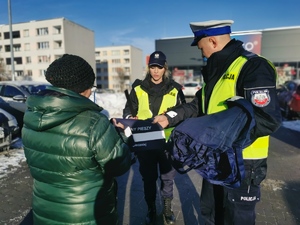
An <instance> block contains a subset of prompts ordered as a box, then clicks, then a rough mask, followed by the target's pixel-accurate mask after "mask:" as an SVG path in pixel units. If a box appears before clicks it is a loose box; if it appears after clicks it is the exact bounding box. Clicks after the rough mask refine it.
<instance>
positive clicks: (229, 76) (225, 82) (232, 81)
mask: <svg viewBox="0 0 300 225" xmlns="http://www.w3.org/2000/svg"><path fill="white" fill-rule="evenodd" d="M246 61H247V59H246V58H245V57H238V58H237V59H236V60H234V61H233V63H231V65H230V66H229V67H228V69H227V70H226V71H225V73H224V74H223V75H222V77H221V78H220V79H219V80H218V82H217V83H216V85H215V87H214V89H213V91H212V94H211V97H210V100H209V104H208V109H207V113H208V114H212V113H215V112H221V111H223V110H225V109H227V105H226V104H225V101H226V100H227V99H229V98H231V97H233V96H236V83H237V80H238V77H239V74H240V71H241V69H242V67H243V65H244V64H245V62H246ZM220 93H221V94H220Z"/></svg>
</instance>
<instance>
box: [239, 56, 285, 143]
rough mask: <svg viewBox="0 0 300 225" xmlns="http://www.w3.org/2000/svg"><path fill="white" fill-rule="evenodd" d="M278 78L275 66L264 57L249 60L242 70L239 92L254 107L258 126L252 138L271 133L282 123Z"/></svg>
mask: <svg viewBox="0 0 300 225" xmlns="http://www.w3.org/2000/svg"><path fill="white" fill-rule="evenodd" d="M276 79H277V75H276V72H275V70H274V68H273V67H272V66H271V65H270V64H269V62H268V61H267V60H266V59H264V58H262V57H254V58H252V59H250V60H248V61H247V62H246V64H245V65H244V67H243V69H242V70H241V73H240V77H239V80H238V84H237V87H238V88H237V89H238V90H237V92H238V95H240V96H243V97H244V98H245V99H247V100H249V101H250V102H251V103H252V105H253V107H254V114H255V122H256V126H255V128H254V129H253V130H252V133H251V136H252V137H251V138H252V139H256V138H258V137H262V136H266V135H269V134H271V133H273V132H274V131H276V130H277V129H278V128H279V127H280V125H281V120H282V118H281V112H280V108H279V104H278V100H277V95H276ZM261 99H263V101H262V100H261Z"/></svg>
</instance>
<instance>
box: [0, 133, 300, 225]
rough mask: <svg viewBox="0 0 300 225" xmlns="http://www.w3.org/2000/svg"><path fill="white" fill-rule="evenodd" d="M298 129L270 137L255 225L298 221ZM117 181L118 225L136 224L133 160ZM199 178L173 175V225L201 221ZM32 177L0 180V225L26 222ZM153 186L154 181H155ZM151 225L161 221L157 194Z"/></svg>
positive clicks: (140, 208) (138, 192)
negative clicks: (131, 164) (155, 211)
mask: <svg viewBox="0 0 300 225" xmlns="http://www.w3.org/2000/svg"><path fill="white" fill-rule="evenodd" d="M299 139H300V133H299V132H296V131H292V130H289V129H287V128H284V127H281V128H280V129H279V130H278V131H277V132H276V133H275V134H273V135H272V136H271V139H270V140H271V141H270V151H269V158H268V174H267V178H266V179H265V180H264V181H263V182H262V184H261V187H262V196H261V201H260V202H259V203H258V204H257V207H256V214H257V220H256V225H300V203H299V200H300V141H299ZM117 180H118V186H119V189H118V190H119V191H118V212H119V218H120V225H140V224H141V225H142V224H144V221H145V215H146V212H147V207H146V203H145V201H144V198H143V195H144V194H143V185H142V184H143V183H142V179H141V176H140V174H139V171H138V162H137V163H135V164H134V165H133V166H132V167H131V169H130V170H129V171H128V172H127V173H126V174H124V175H123V176H121V177H118V178H117ZM201 183H202V179H201V177H200V176H199V175H198V174H197V173H196V172H195V171H190V172H189V173H188V174H185V175H181V174H178V175H177V176H176V178H175V185H174V199H173V211H174V213H175V216H176V218H177V223H176V224H177V225H198V224H199V225H202V224H204V223H203V220H202V218H201V215H200V202H199V194H200V192H201ZM31 185H32V179H31V177H30V174H29V171H28V168H27V166H26V163H23V164H22V167H20V168H19V169H18V170H17V171H16V172H15V173H13V174H10V175H9V176H8V177H6V178H2V179H1V180H0V196H1V200H0V225H16V224H22V225H31V224H32V214H31V208H30V204H31V190H32V186H31ZM157 186H159V181H158V182H157ZM156 205H157V209H158V212H157V214H158V215H157V220H158V222H157V225H162V224H163V219H162V214H161V211H162V204H161V201H160V196H159V194H158V195H157V201H156Z"/></svg>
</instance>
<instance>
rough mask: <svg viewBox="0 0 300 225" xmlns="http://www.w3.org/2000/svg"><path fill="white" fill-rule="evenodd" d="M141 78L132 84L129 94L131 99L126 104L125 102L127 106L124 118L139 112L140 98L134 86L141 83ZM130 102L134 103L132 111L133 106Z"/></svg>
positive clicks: (124, 110)
mask: <svg viewBox="0 0 300 225" xmlns="http://www.w3.org/2000/svg"><path fill="white" fill-rule="evenodd" d="M140 83H141V80H138V79H137V80H136V81H135V82H134V83H133V84H132V89H131V91H130V94H129V99H127V101H126V104H125V108H124V109H123V118H128V117H130V116H132V115H133V114H135V115H136V114H137V111H138V99H137V96H136V93H135V90H134V88H135V87H136V86H138V85H140ZM129 104H132V108H133V112H131V108H130V106H129Z"/></svg>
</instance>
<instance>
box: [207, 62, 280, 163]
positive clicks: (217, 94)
mask: <svg viewBox="0 0 300 225" xmlns="http://www.w3.org/2000/svg"><path fill="white" fill-rule="evenodd" d="M247 60H248V59H247V57H244V56H240V57H238V58H237V59H236V60H235V61H234V62H233V63H231V65H230V66H229V68H228V69H227V70H226V72H225V73H224V74H223V75H222V77H221V78H220V79H219V80H218V82H217V83H216V85H215V87H214V89H213V91H212V94H211V97H210V100H209V104H208V109H207V114H212V113H216V112H220V111H222V110H226V109H227V105H226V104H225V101H226V100H227V99H229V98H231V97H233V96H237V94H236V85H237V80H238V77H239V74H240V71H241V69H242V67H243V65H244V64H245V63H246V62H247ZM269 64H270V65H272V63H271V62H269ZM272 66H273V65H272ZM273 68H274V66H273ZM204 89H205V84H204V86H203V88H202V110H203V111H204V109H205V108H204V104H205V103H204V99H205V92H204ZM224 119H226V118H224ZM268 149H269V136H263V137H260V138H257V139H256V140H255V142H253V143H252V144H251V145H250V146H248V147H247V148H245V149H244V150H243V159H263V158H267V157H268Z"/></svg>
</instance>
